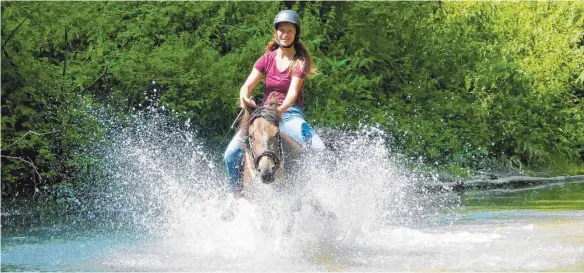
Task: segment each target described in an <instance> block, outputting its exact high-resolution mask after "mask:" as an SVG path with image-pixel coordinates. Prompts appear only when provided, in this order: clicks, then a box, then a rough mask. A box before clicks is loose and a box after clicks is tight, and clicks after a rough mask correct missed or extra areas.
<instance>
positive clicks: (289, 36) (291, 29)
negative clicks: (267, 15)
mask: <svg viewBox="0 0 584 273" xmlns="http://www.w3.org/2000/svg"><path fill="white" fill-rule="evenodd" d="M275 35H276V39H277V40H278V42H280V45H282V46H289V45H291V44H292V43H293V42H294V38H295V37H296V27H295V26H294V24H292V23H280V24H278V26H277V28H276V30H275Z"/></svg>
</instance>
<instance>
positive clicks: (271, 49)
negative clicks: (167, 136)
mask: <svg viewBox="0 0 584 273" xmlns="http://www.w3.org/2000/svg"><path fill="white" fill-rule="evenodd" d="M315 72H316V67H315V66H314V63H313V60H312V58H311V57H310V55H309V54H308V51H307V50H306V48H305V47H304V45H303V44H302V42H301V41H300V17H299V16H298V14H297V13H296V12H294V11H291V10H283V11H280V12H279V13H278V14H277V15H276V17H275V18H274V39H273V40H272V41H270V42H269V43H268V44H267V45H266V47H265V53H264V55H263V56H261V57H260V58H259V59H258V60H257V61H256V62H255V64H254V67H253V69H252V71H251V73H250V74H249V76H248V77H247V80H246V81H245V83H244V84H243V86H242V87H241V89H240V92H239V98H240V107H242V108H244V109H253V108H257V106H256V104H255V102H254V101H253V100H251V99H250V96H251V93H252V91H253V89H254V88H255V86H256V85H257V84H258V83H259V82H260V80H262V78H264V100H263V103H262V104H263V105H264V106H266V105H269V104H270V102H272V101H275V102H277V105H273V110H274V113H275V115H276V116H277V118H278V119H280V121H279V123H278V127H279V130H280V131H281V132H283V133H284V134H285V135H288V136H290V137H291V138H292V139H294V140H295V141H297V142H298V143H300V144H301V145H305V146H309V147H310V148H311V149H312V150H315V151H323V150H325V146H324V143H323V142H322V140H321V139H320V138H319V137H318V136H317V135H316V134H315V133H314V132H313V130H312V128H311V127H310V125H308V123H306V120H305V118H304V113H303V110H302V107H303V104H304V82H305V79H306V77H307V76H312V75H314V73H315ZM247 133H248V132H243V131H242V130H239V131H238V132H237V133H236V134H235V136H234V137H233V139H232V140H231V142H230V143H229V145H228V147H227V149H226V151H225V154H224V160H225V165H226V167H227V175H228V177H229V185H228V186H229V192H231V193H233V194H234V195H235V196H238V195H239V193H240V192H241V191H242V188H243V181H242V180H243V179H242V170H241V167H240V166H241V164H240V163H241V160H242V156H243V152H244V149H245V144H246V140H247V139H248V134H247ZM262 158H264V159H266V160H269V159H271V160H272V161H274V160H278V159H279V158H277V155H274V154H265V155H262V156H261V157H260V158H259V159H258V164H259V163H261V162H260V161H262V160H263V159H262ZM254 161H255V160H254ZM253 164H255V163H253ZM256 165H257V164H256ZM248 166H249V165H248ZM255 171H256V172H258V171H257V168H256V170H255ZM272 171H275V170H272ZM258 173H259V172H258ZM260 175H261V176H264V178H272V177H270V176H274V175H275V174H274V173H270V171H269V170H266V171H264V173H260ZM267 181H269V179H268V180H267Z"/></svg>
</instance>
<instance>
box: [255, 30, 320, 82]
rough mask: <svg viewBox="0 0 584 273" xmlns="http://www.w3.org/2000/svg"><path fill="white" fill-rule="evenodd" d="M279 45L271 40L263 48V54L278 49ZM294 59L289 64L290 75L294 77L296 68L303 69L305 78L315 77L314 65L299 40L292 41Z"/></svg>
mask: <svg viewBox="0 0 584 273" xmlns="http://www.w3.org/2000/svg"><path fill="white" fill-rule="evenodd" d="M279 47H280V45H279V44H278V43H276V41H274V40H271V41H270V42H269V43H268V44H267V45H266V47H265V48H264V52H265V53H268V52H270V51H274V50H276V49H278V48H279ZM294 50H295V51H296V52H295V53H294V57H293V60H292V62H291V63H290V75H294V70H295V69H296V68H300V67H304V68H305V71H304V73H306V76H307V77H309V78H311V77H313V76H315V75H316V65H314V61H313V60H312V57H311V56H310V53H308V49H306V47H305V46H304V44H302V42H300V39H295V40H294Z"/></svg>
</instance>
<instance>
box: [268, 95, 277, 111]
mask: <svg viewBox="0 0 584 273" xmlns="http://www.w3.org/2000/svg"><path fill="white" fill-rule="evenodd" d="M270 107H271V108H274V109H276V108H278V99H277V98H276V96H272V99H271V100H270Z"/></svg>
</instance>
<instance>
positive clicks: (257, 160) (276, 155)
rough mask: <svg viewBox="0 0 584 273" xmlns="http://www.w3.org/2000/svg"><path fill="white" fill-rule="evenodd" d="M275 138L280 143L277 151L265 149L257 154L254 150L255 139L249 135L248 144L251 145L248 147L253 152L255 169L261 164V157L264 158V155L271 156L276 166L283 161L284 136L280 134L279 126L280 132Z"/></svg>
mask: <svg viewBox="0 0 584 273" xmlns="http://www.w3.org/2000/svg"><path fill="white" fill-rule="evenodd" d="M275 138H276V142H277V145H278V151H277V153H276V152H275V151H272V150H269V149H265V150H263V151H262V152H261V153H259V154H257V155H256V154H255V152H254V149H253V139H252V138H251V136H248V137H247V145H248V147H249V148H248V149H249V152H250V154H251V158H252V160H253V164H254V168H255V169H257V168H258V165H259V164H260V159H262V157H264V156H268V157H271V158H272V159H273V160H274V164H275V165H276V168H278V167H280V164H282V163H283V159H284V150H283V149H282V136H281V135H280V129H279V128H278V132H277V133H276V136H275Z"/></svg>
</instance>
